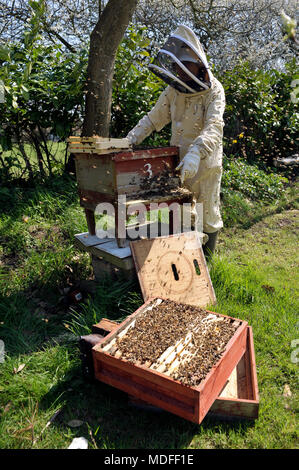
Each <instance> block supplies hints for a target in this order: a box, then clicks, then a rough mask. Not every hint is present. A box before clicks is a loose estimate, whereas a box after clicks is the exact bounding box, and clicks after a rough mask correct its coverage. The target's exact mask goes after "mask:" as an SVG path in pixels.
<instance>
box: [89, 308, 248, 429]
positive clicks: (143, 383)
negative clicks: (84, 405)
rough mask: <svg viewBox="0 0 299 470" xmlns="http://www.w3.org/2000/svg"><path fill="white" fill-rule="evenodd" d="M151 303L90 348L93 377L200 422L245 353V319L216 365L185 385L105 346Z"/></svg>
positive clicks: (108, 345) (111, 342)
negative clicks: (191, 384) (195, 383)
mask: <svg viewBox="0 0 299 470" xmlns="http://www.w3.org/2000/svg"><path fill="white" fill-rule="evenodd" d="M152 303H153V300H149V301H148V302H146V303H145V304H144V305H143V306H142V307H140V308H139V309H138V310H137V311H136V312H134V313H133V314H132V315H130V316H129V317H128V318H127V319H126V320H125V321H124V322H122V323H121V324H120V326H119V328H117V329H115V330H114V331H113V332H111V333H110V334H108V335H107V336H106V338H105V339H104V341H103V342H102V343H101V344H98V345H96V346H95V347H94V348H93V357H94V367H95V377H96V378H97V379H98V380H100V381H103V382H105V383H108V384H110V385H113V386H114V387H117V388H119V389H121V390H123V391H125V392H126V393H128V394H130V395H133V396H136V397H137V398H139V399H141V400H143V401H146V402H149V403H151V404H152V405H155V406H159V407H161V408H163V409H165V410H167V411H170V412H172V413H174V414H177V415H179V416H182V417H184V418H185V419H188V420H191V421H193V422H196V423H200V422H201V421H202V420H203V418H204V416H205V415H206V414H207V412H208V411H209V408H210V407H211V406H212V404H213V402H214V401H215V399H216V398H217V397H218V395H219V393H220V392H221V390H222V389H223V387H224V385H225V383H226V381H227V379H228V377H229V376H230V374H231V372H232V370H233V369H234V367H235V366H236V365H237V364H238V362H239V360H240V359H241V357H242V355H243V354H244V352H245V348H246V337H247V322H243V321H241V320H238V321H239V322H240V325H239V327H238V329H237V330H236V332H235V334H234V336H233V337H232V338H231V340H230V341H229V342H228V344H227V346H226V349H225V352H224V353H223V355H222V356H221V358H220V359H219V361H218V362H217V364H215V366H214V367H213V368H212V370H211V371H210V372H209V373H208V375H207V377H206V378H205V379H204V380H203V381H202V382H201V383H200V384H199V386H197V387H189V386H185V385H183V384H181V383H180V382H178V381H177V380H174V379H172V378H171V377H168V376H167V375H165V374H163V373H160V372H158V371H156V370H152V369H149V368H148V367H146V366H143V365H136V364H133V363H131V362H129V361H126V360H124V359H121V358H120V359H117V358H116V357H113V356H111V355H110V354H109V349H110V347H111V346H113V345H114V344H115V341H116V338H117V336H118V334H119V333H120V332H122V334H124V333H125V331H126V328H128V327H130V324H132V322H133V321H134V320H135V319H136V318H137V317H138V316H139V315H141V314H142V313H143V312H144V310H145V309H146V308H148V307H151V305H152ZM209 313H210V314H213V315H216V316H218V317H221V316H223V315H220V314H215V313H214V312H209ZM223 317H225V318H232V317H227V316H223Z"/></svg>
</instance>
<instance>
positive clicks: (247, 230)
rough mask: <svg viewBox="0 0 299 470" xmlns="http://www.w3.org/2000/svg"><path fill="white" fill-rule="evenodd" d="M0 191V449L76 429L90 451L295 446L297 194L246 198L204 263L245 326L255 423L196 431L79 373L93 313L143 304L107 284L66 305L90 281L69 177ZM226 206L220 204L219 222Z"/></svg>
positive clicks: (55, 438)
mask: <svg viewBox="0 0 299 470" xmlns="http://www.w3.org/2000/svg"><path fill="white" fill-rule="evenodd" d="M6 197H7V198H8V199H7V202H6V203H5V204H4V203H3V205H2V207H3V213H2V215H1V218H0V246H1V248H0V289H1V292H0V339H2V340H3V341H4V344H5V352H6V355H5V360H4V362H2V363H0V448H2V449H12V448H37V449H38V448H40V449H50V448H57V449H63V448H67V447H68V445H69V444H70V443H71V441H72V439H73V438H74V437H79V436H84V437H86V438H87V439H88V442H89V448H103V449H120V448H123V449H133V448H138V449H163V448H173V449H182V448H191V449H194V448H203V449H207V448H212V449H216V448H217V449H228V448H246V449H257V448H266V449H270V448H280V449H287V448H296V447H297V446H298V445H297V442H298V426H297V421H296V411H297V403H298V400H297V399H298V395H297V389H298V375H297V373H298V364H297V363H296V351H294V340H297V339H299V331H298V318H297V312H298V271H297V269H296V268H297V267H298V255H297V250H296V244H297V233H298V210H297V206H296V204H295V191H294V189H292V190H290V192H289V197H288V198H287V199H285V200H284V202H283V203H279V204H276V205H275V204H274V205H272V206H263V207H262V206H258V207H257V206H254V205H253V206H251V213H250V214H248V217H246V220H245V219H244V214H240V218H239V222H240V223H235V222H234V224H227V226H226V228H225V229H224V230H223V231H222V233H221V237H220V240H219V244H218V248H217V254H216V256H215V257H214V261H213V263H212V264H210V266H209V267H210V274H211V279H212V282H213V286H214V288H215V292H216V297H217V301H218V303H217V306H216V307H213V308H214V310H215V311H217V312H221V313H224V314H228V315H231V316H235V317H238V318H241V319H245V320H247V321H248V322H249V324H250V325H251V326H252V327H253V334H254V342H255V353H256V362H257V375H258V384H259V391H260V415H259V419H258V420H256V421H254V422H248V421H245V422H232V421H224V420H215V419H212V418H210V417H206V418H205V419H204V421H203V423H202V424H201V425H200V426H198V425H196V424H193V423H190V422H188V421H185V420H183V419H181V418H179V417H176V416H174V415H171V414H169V413H166V412H161V413H156V412H150V411H143V410H136V409H135V408H132V407H130V406H129V405H128V399H127V396H126V395H125V394H124V393H122V392H120V391H118V390H116V389H113V388H111V387H109V386H107V385H104V384H101V383H95V384H90V383H87V382H85V381H84V380H83V378H82V375H81V370H80V359H79V350H78V346H77V337H78V335H80V334H84V333H87V332H89V330H90V327H91V325H92V324H93V323H95V322H96V321H99V319H100V318H102V317H108V318H110V319H114V320H121V319H123V318H125V317H126V316H127V315H128V314H130V313H132V312H133V311H134V310H135V309H136V308H137V307H139V306H140V305H141V304H142V302H143V300H142V295H141V292H140V289H139V285H138V284H137V283H129V282H114V283H111V281H110V280H109V279H107V280H104V281H103V282H102V283H99V284H98V285H97V291H96V294H95V295H94V296H93V297H89V298H88V297H85V301H84V303H83V304H78V305H69V304H68V303H67V302H66V301H65V296H64V295H63V289H64V288H65V287H68V286H71V285H75V284H76V283H77V282H78V281H79V280H82V279H83V280H90V279H92V270H91V266H90V261H89V257H88V255H86V254H83V253H80V252H79V251H78V250H77V249H76V248H75V247H74V244H73V236H74V234H75V233H78V232H83V231H86V230H87V227H86V223H85V217H84V213H83V210H82V208H81V207H80V206H79V204H78V197H77V193H76V186H75V184H74V182H73V181H72V180H71V179H70V178H56V179H54V180H53V181H52V182H51V183H49V184H48V186H41V187H38V188H37V189H35V190H30V189H27V190H15V191H14V192H12V194H8V195H7V196H6ZM229 210H230V209H229V207H228V205H224V207H223V213H224V215H225V220H228V221H229V220H230V218H229ZM235 219H236V213H235V214H234V220H235ZM292 345H293V346H292ZM294 358H295V359H294ZM56 412H58V413H57V415H55V413H56ZM53 416H55V419H54V420H53V421H52V422H51V424H50V425H48V426H46V425H47V423H48V422H49V420H50V419H51V418H52V417H53ZM73 420H77V421H78V422H77V423H76V424H77V425H78V427H73V424H74V423H73V422H72V421H73Z"/></svg>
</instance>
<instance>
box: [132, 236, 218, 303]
mask: <svg viewBox="0 0 299 470" xmlns="http://www.w3.org/2000/svg"><path fill="white" fill-rule="evenodd" d="M130 246H131V251H132V255H133V260H134V263H135V267H136V271H137V275H138V279H139V283H140V287H141V291H142V294H143V298H144V300H145V301H146V300H148V299H150V298H153V297H161V298H164V299H166V298H167V299H170V300H174V301H176V302H181V303H185V304H189V305H195V306H198V307H206V306H207V305H211V304H215V303H216V296H215V292H214V289H213V286H212V282H211V279H210V275H209V271H208V267H207V264H206V261H205V257H204V254H203V251H202V246H201V239H200V236H199V234H198V233H197V232H185V233H180V234H175V235H168V236H165V237H158V238H152V239H144V240H136V241H133V242H131V243H130Z"/></svg>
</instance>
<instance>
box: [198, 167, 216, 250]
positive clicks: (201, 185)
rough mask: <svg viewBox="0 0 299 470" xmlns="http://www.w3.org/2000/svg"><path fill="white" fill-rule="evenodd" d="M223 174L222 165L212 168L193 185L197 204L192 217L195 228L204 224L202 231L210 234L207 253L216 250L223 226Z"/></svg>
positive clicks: (205, 246)
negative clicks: (221, 210)
mask: <svg viewBox="0 0 299 470" xmlns="http://www.w3.org/2000/svg"><path fill="white" fill-rule="evenodd" d="M221 176H222V168H221V167H215V168H210V169H208V170H206V171H205V172H204V173H203V174H202V176H201V177H200V179H199V181H197V182H195V183H194V184H193V187H192V190H193V194H194V200H195V205H194V206H193V208H192V216H191V217H192V218H193V221H194V224H195V229H197V230H198V229H200V228H201V224H202V231H203V232H204V233H205V234H207V235H208V236H209V239H208V241H207V242H206V243H205V245H204V252H205V254H207V255H210V254H211V253H213V252H214V251H215V245H216V240H217V236H218V232H219V230H220V229H221V228H222V227H223V222H222V218H221V214H220V185H221ZM204 242H205V240H204Z"/></svg>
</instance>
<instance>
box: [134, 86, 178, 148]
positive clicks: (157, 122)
mask: <svg viewBox="0 0 299 470" xmlns="http://www.w3.org/2000/svg"><path fill="white" fill-rule="evenodd" d="M168 95H169V87H167V88H166V89H165V90H164V91H163V92H162V93H161V95H160V96H159V98H158V101H157V103H156V104H155V106H154V107H153V109H152V110H151V111H150V112H149V113H148V114H146V115H145V116H143V118H142V119H140V121H139V122H138V124H137V125H136V126H135V127H134V129H132V130H131V131H130V132H129V133H128V135H127V139H128V140H129V142H130V143H131V144H132V145H138V144H140V143H141V142H142V141H143V140H144V139H145V138H146V137H148V136H149V135H150V134H151V133H152V132H153V131H157V132H159V131H160V130H161V129H163V127H164V126H166V124H168V123H169V122H170V121H171V116H170V103H169V98H168Z"/></svg>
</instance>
